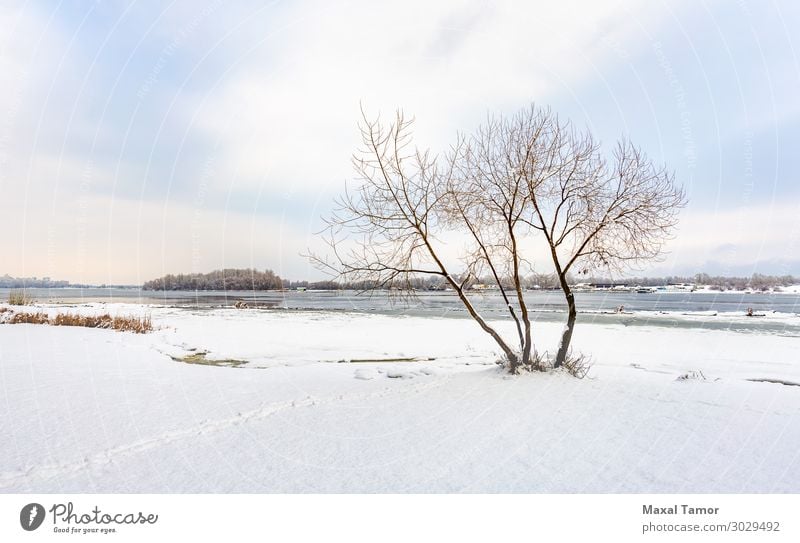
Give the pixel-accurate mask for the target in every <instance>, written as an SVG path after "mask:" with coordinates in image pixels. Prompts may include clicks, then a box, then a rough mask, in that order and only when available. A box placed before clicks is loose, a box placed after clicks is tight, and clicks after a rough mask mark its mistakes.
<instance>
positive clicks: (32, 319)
mask: <svg viewBox="0 0 800 543" xmlns="http://www.w3.org/2000/svg"><path fill="white" fill-rule="evenodd" d="M8 323H9V324H49V325H51V326H82V327H85V328H108V329H111V330H119V331H121V332H134V333H136V334H144V333H147V332H150V331H152V330H153V322H152V320H151V319H150V316H145V317H133V316H120V317H112V316H111V315H109V314H108V313H104V314H102V315H76V314H73V313H59V314H58V315H56V316H54V317H49V316H48V315H47V314H46V313H42V312H41V311H40V312H37V313H25V312H21V313H14V314H13V315H12V316H11V319H9V320H8Z"/></svg>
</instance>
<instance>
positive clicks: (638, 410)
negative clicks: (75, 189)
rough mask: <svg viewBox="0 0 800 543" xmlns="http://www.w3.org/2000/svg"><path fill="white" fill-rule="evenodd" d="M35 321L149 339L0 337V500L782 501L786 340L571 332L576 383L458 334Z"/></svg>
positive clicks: (280, 320) (359, 317)
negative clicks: (288, 496)
mask: <svg viewBox="0 0 800 543" xmlns="http://www.w3.org/2000/svg"><path fill="white" fill-rule="evenodd" d="M5 307H7V306H5ZM17 309H18V308H17ZM34 309H35V310H45V311H48V312H50V313H52V314H54V313H55V312H57V311H72V312H75V311H80V312H83V313H100V312H106V311H108V312H111V313H112V314H114V313H117V314H121V315H143V314H150V315H151V316H152V319H153V322H154V324H155V325H156V327H157V328H158V329H157V330H156V331H154V332H152V333H150V334H146V335H134V334H131V333H124V332H115V331H110V330H98V329H86V328H74V327H53V326H47V325H29V324H16V325H0V435H2V436H3V439H2V440H0V491H2V492H51V493H61V492H92V493H120V492H259V493H266V492H793V493H796V492H800V386H793V384H795V383H796V384H800V354H799V353H800V349H798V345H799V344H800V338H798V337H796V336H794V334H788V335H781V334H771V335H768V334H760V333H744V332H732V331H725V330H708V329H702V328H699V327H698V328H680V327H677V328H676V327H663V326H625V325H624V324H586V323H581V322H580V320H579V322H578V327H577V329H576V335H575V339H574V347H575V348H576V349H579V350H581V351H583V352H585V353H588V354H591V356H592V359H593V361H594V366H593V368H592V370H591V372H590V374H589V376H588V377H587V378H586V379H584V380H578V379H575V378H573V377H571V376H569V375H567V374H564V373H560V372H554V373H549V374H526V375H522V376H518V377H510V376H508V375H506V374H505V373H504V372H503V371H501V370H500V369H499V368H498V367H497V366H496V365H495V360H496V359H497V349H496V347H495V346H494V345H493V343H492V342H491V339H490V338H488V336H486V335H485V334H484V333H483V332H481V331H480V329H479V328H478V326H477V325H476V324H475V323H474V322H472V321H470V320H467V319H454V318H429V317H411V316H386V315H365V314H358V313H346V312H312V311H308V312H305V311H304V312H300V311H257V310H235V309H219V310H205V311H193V310H186V309H174V308H165V307H152V306H142V305H123V304H114V305H111V304H107V305H104V304H93V305H83V306H79V307H71V308H68V309H64V308H63V307H61V308H59V307H57V306H49V307H48V306H39V307H37V308H34ZM26 310H27V311H31V308H27V309H26ZM687 318H692V317H687ZM732 318H733V317H732ZM738 318H741V317H738ZM787 318H789V317H787ZM793 318H796V317H793ZM496 324H497V326H498V327H499V328H501V329H503V330H504V331H505V332H506V333H507V334H511V333H512V330H511V329H510V323H508V322H498V323H496ZM787 326H789V324H787ZM560 328H561V325H559V324H557V323H540V324H536V327H535V329H534V335H535V340H536V344H537V346H539V348H540V349H542V350H544V349H548V348H549V349H550V350H553V349H554V348H555V346H556V343H557V338H558V334H559V332H560ZM793 336H794V337H793ZM512 337H513V336H512ZM389 359H413V360H412V361H408V360H404V361H387V360H389ZM369 360H372V361H369ZM375 360H381V361H380V362H377V361H375ZM682 377H689V378H688V379H687V378H682ZM764 380H772V381H780V382H783V383H784V384H781V383H779V382H767V381H764Z"/></svg>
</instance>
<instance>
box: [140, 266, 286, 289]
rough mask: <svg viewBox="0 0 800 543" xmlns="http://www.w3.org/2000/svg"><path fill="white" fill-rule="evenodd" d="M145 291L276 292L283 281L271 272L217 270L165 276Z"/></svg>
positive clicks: (146, 287) (143, 286) (145, 287)
mask: <svg viewBox="0 0 800 543" xmlns="http://www.w3.org/2000/svg"><path fill="white" fill-rule="evenodd" d="M142 288H143V289H144V290H276V289H281V288H284V286H283V280H282V279H281V278H280V277H278V276H277V275H275V273H274V272H272V271H271V270H264V271H258V270H253V269H243V270H242V269H227V270H215V271H212V272H211V273H189V274H183V273H179V274H178V275H172V274H169V275H165V276H164V277H159V278H158V279H153V280H152V281H147V282H146V283H145V284H144V285H142Z"/></svg>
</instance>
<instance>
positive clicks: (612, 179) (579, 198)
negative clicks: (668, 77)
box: [506, 107, 686, 367]
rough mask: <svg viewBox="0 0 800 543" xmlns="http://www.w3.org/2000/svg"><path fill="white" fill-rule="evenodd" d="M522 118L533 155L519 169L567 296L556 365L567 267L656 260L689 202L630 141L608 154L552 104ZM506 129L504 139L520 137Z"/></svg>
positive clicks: (573, 314) (532, 218)
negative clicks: (607, 157)
mask: <svg viewBox="0 0 800 543" xmlns="http://www.w3.org/2000/svg"><path fill="white" fill-rule="evenodd" d="M519 115H520V117H521V118H522V119H533V120H535V121H536V122H535V125H531V126H535V129H531V130H529V132H528V140H529V141H530V142H531V149H532V151H531V152H532V154H533V155H534V158H532V159H531V160H528V161H527V162H526V163H525V164H524V165H521V168H524V171H523V173H522V175H523V176H524V178H525V182H526V184H527V188H528V191H527V194H526V196H527V198H528V200H529V202H530V213H529V214H527V215H526V216H525V219H526V220H527V221H529V225H530V226H531V228H533V229H534V230H535V231H537V232H538V233H540V234H541V235H542V236H543V237H544V238H545V240H546V242H547V247H548V249H549V252H550V257H551V260H552V264H553V267H554V268H555V272H556V275H557V276H558V279H559V284H560V286H561V289H562V291H563V292H564V296H565V298H566V302H567V310H568V314H567V324H566V326H565V328H564V332H563V334H562V337H561V341H560V344H559V347H558V351H557V353H556V358H555V362H554V367H559V366H561V365H562V364H564V363H565V361H566V360H567V356H568V353H569V348H570V342H571V340H572V334H573V330H574V328H575V321H576V318H577V308H576V305H575V296H574V294H573V292H572V289H571V287H570V285H569V281H568V278H567V277H568V276H567V274H569V273H570V272H571V271H572V270H574V269H577V271H578V272H579V273H588V272H589V271H590V270H591V269H594V268H598V267H602V268H605V269H608V270H609V271H612V272H614V271H621V270H623V269H625V268H627V267H629V266H631V265H636V264H638V263H641V262H643V261H647V260H650V259H654V258H656V257H658V255H659V254H660V253H661V251H662V247H663V244H664V242H665V241H666V240H667V239H668V237H669V236H670V233H671V231H672V229H673V227H674V226H675V225H676V223H677V218H678V211H679V209H680V208H681V207H683V206H684V205H685V203H686V197H685V194H684V192H683V190H682V189H681V188H680V187H678V186H676V184H675V178H674V174H673V173H671V172H670V171H668V170H667V169H666V167H663V166H658V165H656V164H654V163H653V162H652V161H651V160H649V159H648V158H647V157H646V155H645V154H644V153H643V152H641V151H640V150H639V149H637V148H636V147H634V146H633V145H632V144H631V143H630V142H628V141H624V140H623V141H621V142H619V143H618V144H617V146H616V149H615V151H614V153H613V155H612V156H611V158H610V160H609V161H607V160H605V159H604V157H603V155H602V154H601V152H600V145H599V144H598V143H597V142H596V141H595V140H594V138H593V137H592V135H591V134H590V133H589V132H580V131H577V130H575V129H574V128H573V127H572V126H571V125H570V123H569V122H565V121H561V120H559V118H558V116H557V115H555V114H554V113H552V111H550V110H549V109H541V108H535V107H531V108H530V109H528V110H525V111H523V112H521V113H520V114H519ZM518 137H519V136H518V134H516V133H515V132H514V131H513V130H507V136H506V138H508V139H516V138H518Z"/></svg>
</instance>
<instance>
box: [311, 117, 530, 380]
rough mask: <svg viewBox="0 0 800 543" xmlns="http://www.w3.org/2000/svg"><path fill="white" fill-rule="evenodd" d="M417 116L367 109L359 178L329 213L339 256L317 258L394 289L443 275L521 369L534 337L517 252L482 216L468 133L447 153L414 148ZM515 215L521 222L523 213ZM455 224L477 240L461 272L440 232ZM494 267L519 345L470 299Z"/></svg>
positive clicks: (350, 277)
mask: <svg viewBox="0 0 800 543" xmlns="http://www.w3.org/2000/svg"><path fill="white" fill-rule="evenodd" d="M412 122H413V121H412V120H408V119H406V118H405V117H404V116H403V114H402V112H398V113H397V115H396V118H395V120H394V122H392V123H391V124H388V125H384V124H382V123H381V121H380V119H378V120H374V121H373V120H369V119H368V118H367V116H366V115H365V114H364V112H363V111H362V123H361V124H360V129H361V139H362V143H363V147H362V148H361V149H359V150H358V151H357V152H356V153H355V154H354V156H353V165H354V168H355V170H356V172H357V174H358V179H357V186H356V187H355V188H354V189H347V190H346V191H345V194H344V196H343V197H342V198H340V199H339V200H338V201H337V206H336V210H335V212H334V213H333V215H332V216H331V217H330V218H329V219H327V220H326V230H325V232H326V234H327V235H326V241H327V243H328V245H329V247H330V249H331V253H332V256H331V257H328V258H323V257H320V256H317V255H311V258H312V260H313V261H314V262H315V264H316V265H317V266H318V267H320V268H322V269H325V270H327V271H328V272H330V273H331V274H332V275H333V276H334V277H336V278H339V279H342V280H346V281H352V282H364V283H366V284H368V285H369V286H370V287H371V288H373V289H389V291H390V292H392V293H394V294H399V295H412V294H413V289H412V285H411V283H412V279H413V278H414V277H418V276H424V275H433V276H440V277H441V278H443V279H444V280H445V281H446V283H447V284H448V285H449V286H450V288H452V289H453V291H455V293H456V294H457V295H458V297H459V299H460V300H461V302H462V303H463V305H464V307H465V308H466V309H467V312H468V313H469V314H470V316H471V317H472V318H473V319H474V320H475V321H476V322H477V323H478V325H479V326H480V327H481V328H482V329H483V330H484V331H485V332H486V333H487V334H489V335H490V336H491V337H492V338H493V339H494V341H495V342H496V343H497V345H498V346H499V347H500V349H501V350H502V351H503V354H504V356H505V358H506V360H507V361H508V365H509V367H510V368H511V369H512V371H516V368H517V367H518V366H519V365H520V364H522V363H528V359H529V356H530V352H531V345H532V341H531V333H530V322H529V320H528V317H527V309H525V306H524V300H523V299H522V290H521V286H520V282H519V264H520V263H519V259H518V258H517V256H516V255H517V253H516V251H515V250H512V251H511V252H510V253H509V252H508V251H507V250H505V251H503V250H502V249H504V248H502V247H498V244H497V242H495V241H493V242H491V243H490V241H489V239H491V234H492V232H493V231H497V230H498V228H497V224H496V221H495V216H492V217H486V216H482V213H481V211H482V209H483V208H485V207H486V206H485V205H484V204H483V203H482V202H481V201H480V199H476V198H474V196H473V195H472V194H470V193H469V190H471V189H468V187H467V184H466V183H467V182H471V181H472V179H470V178H464V177H459V174H458V172H457V171H456V162H457V160H458V159H459V158H461V156H462V155H461V147H462V144H463V142H462V140H459V143H458V144H457V145H456V146H455V147H454V149H453V151H452V153H451V154H450V156H449V157H447V159H444V160H439V159H437V158H436V157H433V156H431V154H430V153H429V152H428V151H420V150H419V149H416V148H412V142H411V126H412ZM521 188H524V187H522V186H521ZM465 189H468V190H465ZM504 205H505V204H504ZM517 207H518V205H517V204H513V205H511V207H509V210H514V213H515V214H516V215H518V210H517ZM509 212H510V211H509ZM501 215H502V213H501V214H500V215H497V216H501ZM513 221H514V224H516V222H517V221H518V217H515V218H514V219H513ZM526 228H527V226H526ZM451 230H458V231H462V232H463V231H467V232H469V235H470V237H471V239H472V240H473V242H474V244H475V248H474V250H470V251H466V252H465V253H464V254H462V255H460V256H461V257H462V258H461V260H462V262H463V263H464V270H463V273H459V274H456V273H451V269H450V268H451V267H452V264H450V263H448V262H447V261H446V259H445V258H444V256H443V253H442V247H443V244H442V242H441V240H440V239H439V238H437V236H441V235H442V234H444V233H446V232H448V231H451ZM505 249H507V248H505ZM487 268H488V269H489V270H491V273H492V275H493V277H494V280H495V281H496V284H497V286H498V288H499V289H500V290H501V292H502V295H503V297H504V298H505V299H506V302H507V308H508V311H509V313H510V314H511V316H512V318H513V319H514V321H515V322H516V323H517V330H518V333H519V341H520V348H519V350H516V349H515V348H513V347H511V345H510V344H509V343H508V342H507V341H506V340H505V339H504V338H503V337H502V336H501V335H500V333H498V331H497V330H496V329H495V328H494V327H493V326H491V325H490V324H489V323H488V322H487V321H486V320H485V319H484V318H483V317H482V316H481V315H480V314H479V313H478V311H477V310H476V309H475V306H474V304H473V302H472V300H471V299H470V296H469V292H468V288H467V287H468V285H469V282H470V281H471V280H473V279H475V278H477V277H480V276H481V273H482V271H483V270H484V269H487ZM508 269H511V270H512V275H513V277H514V281H515V289H516V293H517V304H518V305H519V306H521V307H522V310H521V313H522V315H523V317H522V318H523V320H524V328H525V329H524V331H523V329H522V325H521V324H520V321H519V316H518V315H517V313H516V311H515V309H514V306H513V304H512V303H511V300H510V298H509V294H508V293H507V292H506V289H505V287H504V285H503V284H502V281H501V279H502V277H503V273H504V272H505V271H506V270H508Z"/></svg>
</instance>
